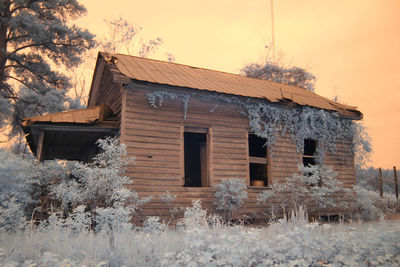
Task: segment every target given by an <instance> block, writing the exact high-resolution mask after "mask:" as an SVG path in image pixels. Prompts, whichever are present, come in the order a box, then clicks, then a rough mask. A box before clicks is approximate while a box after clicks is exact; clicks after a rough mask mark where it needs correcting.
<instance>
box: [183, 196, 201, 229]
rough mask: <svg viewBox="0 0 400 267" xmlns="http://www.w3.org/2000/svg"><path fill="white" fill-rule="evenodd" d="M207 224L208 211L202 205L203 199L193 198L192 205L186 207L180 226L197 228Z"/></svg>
mask: <svg viewBox="0 0 400 267" xmlns="http://www.w3.org/2000/svg"><path fill="white" fill-rule="evenodd" d="M204 225H207V211H206V210H203V209H202V207H201V200H199V199H198V200H192V207H186V208H185V212H184V214H183V218H182V219H181V221H179V222H178V226H179V227H184V228H196V227H201V226H204Z"/></svg>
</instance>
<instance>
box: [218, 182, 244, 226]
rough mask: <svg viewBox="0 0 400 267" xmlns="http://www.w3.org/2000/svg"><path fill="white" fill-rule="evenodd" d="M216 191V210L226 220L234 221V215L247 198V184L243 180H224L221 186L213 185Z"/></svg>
mask: <svg viewBox="0 0 400 267" xmlns="http://www.w3.org/2000/svg"><path fill="white" fill-rule="evenodd" d="M213 188H214V189H215V197H216V198H217V200H216V201H215V202H214V205H215V206H216V208H215V209H216V210H218V211H221V212H222V213H223V216H224V218H225V219H227V220H230V219H232V216H233V214H234V213H235V212H236V211H237V210H238V209H239V208H240V207H241V206H242V205H243V200H244V199H246V198H247V191H246V188H247V186H246V183H245V182H244V181H243V179H239V178H228V179H222V180H221V182H220V183H219V184H215V185H213Z"/></svg>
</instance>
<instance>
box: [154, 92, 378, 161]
mask: <svg viewBox="0 0 400 267" xmlns="http://www.w3.org/2000/svg"><path fill="white" fill-rule="evenodd" d="M192 97H193V98H196V99H199V100H201V101H204V102H211V103H216V105H215V107H214V108H213V109H211V110H210V112H213V111H214V110H215V109H216V108H217V106H218V103H220V102H221V103H226V104H233V105H236V106H238V107H239V108H241V109H242V112H243V113H244V114H245V115H246V116H247V117H248V119H249V126H250V129H251V131H252V132H254V133H255V134H256V135H257V136H260V137H262V138H264V139H266V145H267V146H272V145H273V144H274V143H275V141H276V139H277V137H278V136H279V135H283V134H285V133H289V134H290V135H291V138H292V140H293V141H294V142H295V144H296V147H297V150H298V151H299V152H302V151H303V149H304V147H303V146H304V140H305V139H314V140H316V141H318V144H319V145H318V153H317V155H316V156H317V160H318V161H319V162H320V163H323V160H324V154H325V152H326V151H330V152H332V153H336V143H340V142H343V141H347V140H350V141H352V142H353V146H352V147H351V148H350V149H349V151H348V154H349V156H351V157H352V156H353V153H355V152H364V151H366V152H369V151H370V150H371V147H370V142H369V138H368V135H367V133H366V131H365V130H363V128H362V126H361V124H359V123H355V122H353V121H352V120H351V119H349V118H345V117H343V116H340V115H339V114H338V113H337V112H331V111H326V110H323V109H317V108H312V107H307V106H301V107H298V108H288V107H284V106H280V105H276V104H272V103H269V102H267V101H262V100H256V99H252V98H247V99H245V98H241V97H236V96H226V95H222V94H209V95H205V94H196V93H177V92H170V91H153V92H151V93H149V94H147V98H148V102H149V104H150V105H151V106H152V107H154V108H158V107H161V106H162V105H163V101H164V99H179V98H180V99H182V103H183V114H184V115H183V116H184V119H186V116H187V112H188V108H189V100H190V98H192ZM359 155H361V154H360V153H359Z"/></svg>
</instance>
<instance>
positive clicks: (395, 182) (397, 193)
mask: <svg viewBox="0 0 400 267" xmlns="http://www.w3.org/2000/svg"><path fill="white" fill-rule="evenodd" d="M393 171H394V191H395V192H396V199H397V200H399V185H398V184H397V171H396V166H393Z"/></svg>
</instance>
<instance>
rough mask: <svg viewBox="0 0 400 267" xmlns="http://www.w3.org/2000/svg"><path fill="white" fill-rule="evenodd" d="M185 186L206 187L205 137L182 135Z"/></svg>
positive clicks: (192, 134)
mask: <svg viewBox="0 0 400 267" xmlns="http://www.w3.org/2000/svg"><path fill="white" fill-rule="evenodd" d="M184 146H185V151H184V152H185V186H188V187H201V186H207V180H208V179H207V135H206V134H205V133H192V132H185V133H184Z"/></svg>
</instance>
